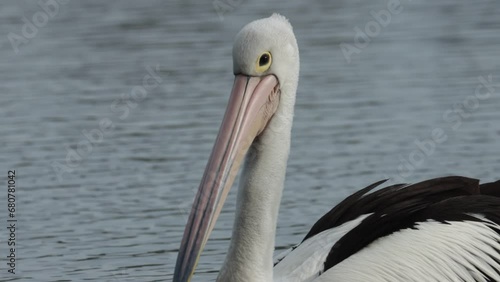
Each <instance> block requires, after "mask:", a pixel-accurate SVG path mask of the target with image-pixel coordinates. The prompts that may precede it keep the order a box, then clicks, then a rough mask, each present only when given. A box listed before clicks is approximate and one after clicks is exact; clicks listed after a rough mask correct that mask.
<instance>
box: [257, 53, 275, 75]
mask: <svg viewBox="0 0 500 282" xmlns="http://www.w3.org/2000/svg"><path fill="white" fill-rule="evenodd" d="M272 62H273V58H272V57H271V53H269V52H264V53H262V55H260V57H259V59H258V60H257V63H256V66H255V69H256V70H257V72H265V71H266V70H268V69H269V67H271V64H272Z"/></svg>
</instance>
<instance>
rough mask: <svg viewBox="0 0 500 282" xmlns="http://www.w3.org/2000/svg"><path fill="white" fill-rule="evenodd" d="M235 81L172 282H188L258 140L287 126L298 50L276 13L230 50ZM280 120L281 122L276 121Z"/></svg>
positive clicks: (250, 27) (245, 32)
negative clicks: (255, 141)
mask: <svg viewBox="0 0 500 282" xmlns="http://www.w3.org/2000/svg"><path fill="white" fill-rule="evenodd" d="M233 72H234V74H235V80H234V85H233V90H232V91H231V95H230V98H229V103H228V105H227V109H226V114H225V115H224V119H223V121H222V125H221V128H220V130H219V134H218V136H217V140H216V142H215V145H214V148H213V150H212V154H211V156H210V159H209V161H208V164H207V167H206V169H205V173H204V175H203V178H202V180H201V183H200V186H199V189H198V193H197V194H196V197H195V199H194V203H193V208H192V210H191V214H190V216H189V221H188V223H187V225H186V229H185V230H184V237H183V239H182V243H181V247H180V249H179V254H178V257H177V264H176V267H175V274H174V281H175V282H186V281H190V279H191V276H192V274H193V272H194V269H195V268H196V264H197V261H198V258H199V256H200V254H201V252H202V250H203V247H204V246H205V243H206V242H207V240H208V237H209V235H210V232H211V231H212V229H213V227H214V225H215V222H216V220H217V217H218V216H219V213H220V211H221V209H222V205H223V204H224V201H225V199H226V196H227V194H228V192H229V189H230V188H231V186H232V184H233V181H234V178H235V176H236V174H237V173H238V169H239V167H240V164H241V162H242V159H243V158H244V156H245V154H246V153H247V151H248V149H249V147H250V146H251V144H252V143H253V142H254V140H255V139H256V137H258V136H259V135H263V134H265V133H266V130H267V131H269V132H271V131H276V130H280V129H279V128H277V127H279V125H278V126H276V124H279V123H276V122H273V125H272V126H274V128H273V129H270V128H269V127H271V125H269V124H270V121H271V120H272V119H273V117H274V118H282V117H285V118H284V119H283V120H284V121H288V122H290V125H291V118H292V115H293V105H294V103H295V92H296V88H297V82H298V74H299V50H298V47H297V41H296V39H295V36H294V34H293V30H292V26H291V25H290V23H289V22H288V20H287V19H286V18H285V17H283V16H280V15H278V14H273V15H272V16H271V17H269V18H265V19H260V20H257V21H254V22H251V23H249V24H248V25H246V26H245V27H244V28H243V29H242V30H241V31H240V32H239V33H238V35H237V36H236V39H235V43H234V46H233ZM278 116H280V117H278Z"/></svg>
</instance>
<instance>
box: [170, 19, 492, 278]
mask: <svg viewBox="0 0 500 282" xmlns="http://www.w3.org/2000/svg"><path fill="white" fill-rule="evenodd" d="M233 72H234V75H235V79H234V84H233V88H232V92H231V95H230V98H229V102H228V105H227V109H226V113H225V115H224V118H223V121H222V125H221V127H220V130H219V134H218V136H217V139H216V142H215V145H214V147H213V151H212V154H211V156H210V159H209V161H208V164H207V166H206V170H205V173H204V175H203V178H202V180H201V184H200V186H199V190H198V193H197V195H196V197H195V199H194V203H193V208H192V210H191V213H190V216H189V219H188V223H187V225H186V228H185V231H184V237H183V239H182V243H181V246H180V249H179V253H178V257H177V263H176V266H175V273H174V278H173V280H174V281H175V282H186V281H190V280H191V278H192V276H193V273H194V270H195V268H196V265H197V262H198V259H199V257H200V254H201V252H202V250H203V248H204V246H205V244H206V242H207V240H208V237H209V235H210V233H211V231H212V229H213V228H214V225H215V222H216V220H217V217H218V216H219V214H220V212H221V209H222V206H223V203H224V201H225V199H226V197H227V194H228V192H229V190H230V188H231V186H232V184H233V181H234V179H235V176H236V174H237V172H238V170H239V167H240V164H241V163H243V164H244V165H243V171H242V175H241V178H240V185H239V190H238V195H237V206H236V214H235V222H234V227H233V232H232V237H231V242H230V245H229V249H228V253H227V256H226V259H225V262H224V264H223V266H222V269H221V270H220V272H219V275H218V278H217V281H223V282H239V281H244V282H270V281H314V282H320V281H349V282H352V281H360V282H361V281H362V282H367V281H395V282H396V281H397V282H400V281H418V282H421V281H440V282H442V281H500V181H497V182H492V183H486V184H479V181H478V180H475V179H470V178H466V177H459V176H450V177H443V178H436V179H431V180H427V181H423V182H420V183H416V184H412V185H408V184H398V185H392V186H389V187H385V188H382V189H378V190H374V188H376V187H377V186H379V185H380V184H381V183H383V182H384V181H379V182H376V183H374V184H372V185H369V186H368V187H366V188H364V189H362V190H360V191H358V192H356V193H354V194H353V195H351V196H349V197H348V198H346V199H345V200H344V201H342V202H341V203H340V204H338V205H337V206H336V207H334V208H333V209H332V210H330V211H329V212H328V213H327V214H325V215H324V216H323V217H321V218H320V219H319V220H318V222H316V223H315V224H314V225H313V226H312V228H311V230H310V231H309V233H308V234H307V235H306V236H305V238H304V240H303V241H302V242H301V243H300V244H298V245H296V246H295V247H293V248H292V249H291V250H289V251H288V252H286V253H285V254H284V255H281V256H280V257H279V258H277V259H273V252H274V247H275V244H274V240H275V233H276V222H277V217H278V210H279V205H280V201H281V195H282V191H283V185H284V180H285V170H286V164H287V159H288V154H289V150H290V135H291V129H292V120H293V110H294V104H295V95H296V90H297V83H298V77H299V49H298V47H297V41H296V39H295V36H294V33H293V30H292V26H291V25H290V23H289V22H288V20H287V19H286V18H285V17H283V16H281V15H278V14H273V15H272V16H271V17H269V18H264V19H260V20H256V21H253V22H251V23H249V24H247V25H246V26H245V27H243V29H242V30H241V31H240V32H239V33H238V34H237V36H236V39H235V43H234V46H233ZM372 190H373V191H372Z"/></svg>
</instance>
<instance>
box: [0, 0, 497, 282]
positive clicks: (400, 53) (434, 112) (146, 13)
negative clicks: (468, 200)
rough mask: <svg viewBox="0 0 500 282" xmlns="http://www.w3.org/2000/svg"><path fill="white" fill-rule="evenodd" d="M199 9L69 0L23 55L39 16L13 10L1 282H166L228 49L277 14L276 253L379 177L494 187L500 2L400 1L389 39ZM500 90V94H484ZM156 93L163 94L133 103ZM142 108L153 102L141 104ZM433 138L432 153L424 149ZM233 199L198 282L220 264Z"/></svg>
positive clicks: (262, 13) (306, 5) (245, 5)
mask: <svg viewBox="0 0 500 282" xmlns="http://www.w3.org/2000/svg"><path fill="white" fill-rule="evenodd" d="M221 1H224V0H221ZM238 2H240V3H239V4H238ZM437 2H439V4H438V3H437ZM198 3H201V2H198ZM198 3H195V2H194V1H187V2H185V1H106V2H105V1H67V3H64V4H60V5H59V6H58V10H57V12H56V13H55V15H53V17H50V18H47V22H46V23H45V25H44V26H43V27H40V28H38V29H37V31H36V32H34V33H33V32H32V30H31V31H30V30H26V32H29V31H30V32H31V33H27V34H28V37H30V38H28V37H26V36H25V37H23V38H24V41H22V42H21V43H19V42H17V41H16V42H17V43H16V44H18V46H17V45H16V46H17V49H18V50H17V51H18V52H17V54H16V52H15V51H14V49H13V45H12V43H11V42H10V40H9V34H10V33H15V34H17V35H19V36H23V26H24V25H26V24H25V23H24V22H23V19H22V18H23V17H26V19H28V20H29V21H33V16H34V15H38V17H41V18H39V19H38V20H39V21H43V20H44V19H43V16H41V14H40V13H42V12H40V11H43V10H42V8H41V7H40V6H39V5H38V4H37V2H36V1H3V2H2V7H1V9H0V38H1V39H0V43H1V45H0V48H1V52H0V81H1V82H2V83H1V84H0V136H1V137H0V168H1V170H0V173H3V174H4V175H7V170H9V169H15V170H16V172H17V178H16V180H17V186H18V189H17V194H16V196H17V218H18V223H17V227H18V229H17V231H16V232H17V233H16V240H17V257H18V261H17V266H16V273H17V274H16V275H11V274H9V273H8V272H7V269H6V265H5V262H6V260H5V256H6V254H7V244H6V242H5V238H7V236H8V234H7V231H6V228H1V229H0V235H1V238H3V239H2V240H0V243H1V244H0V256H1V257H2V258H3V259H2V260H1V261H2V267H1V268H0V271H1V273H0V280H2V281H84V280H87V281H165V280H167V281H168V280H171V277H172V274H173V267H174V263H175V257H176V252H177V248H178V246H179V243H180V239H181V236H182V231H183V228H184V224H185V222H186V220H187V213H188V211H189V209H190V204H191V201H192V198H193V196H194V191H195V189H196V188H197V186H198V184H199V181H200V178H201V174H202V172H203V169H204V166H205V164H206V161H207V158H208V155H209V153H210V149H211V147H212V144H213V141H214V138H215V135H216V133H217V130H218V127H219V123H220V121H221V119H222V115H223V111H224V107H225V105H226V101H227V97H228V94H229V91H230V89H231V86H232V82H233V78H232V73H231V66H232V63H231V45H232V40H233V37H234V35H235V34H236V32H237V31H238V30H239V29H240V28H241V27H242V26H243V25H244V24H246V23H247V22H249V21H251V20H253V19H257V18H261V17H266V16H269V15H270V14H271V12H273V11H276V12H280V13H282V14H284V15H286V16H287V17H289V19H290V21H291V23H292V24H293V26H294V29H295V33H296V36H297V38H298V42H299V46H300V51H301V76H300V86H299V90H298V95H297V106H296V116H295V123H294V129H293V141H292V149H291V150H292V152H291V156H290V161H289V166H288V175H287V181H286V189H285V192H284V195H283V201H282V207H281V211H280V217H279V225H278V231H277V248H280V249H281V248H286V247H288V246H290V245H291V244H294V243H296V242H298V241H300V240H301V239H302V237H303V236H304V234H305V233H306V232H307V231H308V229H309V228H310V226H311V224H312V223H313V222H314V221H315V220H316V219H318V218H319V217H320V216H321V215H322V214H323V213H324V212H326V211H327V210H329V209H330V208H331V207H332V206H333V205H334V204H336V203H337V202H338V201H339V200H340V199H342V198H343V197H345V196H346V195H348V194H349V193H351V192H353V191H355V190H356V189H358V188H361V187H363V186H365V185H367V184H370V183H372V182H374V181H376V180H379V179H382V178H387V177H391V178H393V180H392V181H398V182H399V181H418V180H422V179H425V178H429V177H434V176H442V175H449V174H461V175H466V176H470V177H477V178H481V179H484V180H494V179H498V178H500V155H499V152H500V141H499V139H500V122H499V120H500V111H499V109H500V39H499V34H500V18H499V17H498V14H500V3H499V2H498V1H479V2H477V1H474V2H468V1H431V0H427V1H408V0H401V6H400V7H399V8H398V11H399V10H401V9H402V10H401V11H400V12H399V13H397V14H396V13H392V14H390V15H391V18H390V20H388V22H387V24H386V25H385V27H381V28H380V30H377V29H376V27H374V26H371V27H370V25H373V23H374V22H373V16H372V15H371V12H377V13H378V12H379V11H380V10H387V9H388V6H387V5H388V4H387V2H386V1H349V2H347V1H343V2H339V1H332V3H326V1H323V2H322V3H313V2H303V3H290V2H284V1H280V2H276V1H273V2H272V3H268V2H266V1H253V0H248V1H227V3H237V4H235V5H236V6H235V7H232V8H230V9H228V10H227V11H225V13H224V14H223V15H222V19H221V17H219V15H218V14H217V12H216V10H214V6H213V3H211V2H210V1H208V2H206V3H201V4H198ZM224 3H226V2H224ZM37 13H38V14H37ZM356 27H358V28H360V29H361V30H365V28H366V27H368V28H375V29H372V31H371V32H372V33H371V34H372V35H373V37H372V38H370V42H368V43H367V44H364V45H366V46H363V48H359V49H357V51H356V52H355V53H353V54H352V56H351V57H350V63H348V62H347V60H346V58H345V57H344V55H343V53H342V51H341V49H340V47H339V44H341V43H345V44H351V45H352V46H355V34H356V31H355V30H356V29H355V28H356ZM379 27H380V25H379ZM11 37H12V35H11ZM358 43H363V42H358ZM344 46H346V45H344ZM358 46H359V45H358ZM156 66H159V71H152V70H154V69H155V68H156ZM148 75H153V76H151V77H153V79H151V77H147V76H148ZM488 76H491V78H492V84H494V85H496V86H492V87H493V88H492V89H493V90H495V89H496V91H495V92H494V93H492V94H491V95H486V94H484V93H485V92H484V89H485V88H481V91H482V92H480V93H483V94H480V95H479V96H475V91H476V88H477V87H478V85H480V81H479V79H478V77H482V78H483V79H488ZM144 78H146V81H147V82H148V83H150V85H151V86H150V87H149V89H148V90H147V92H146V93H142V94H141V93H140V92H138V93H136V91H138V90H137V89H138V88H134V87H136V86H140V85H142V84H143V80H144ZM154 78H156V79H154ZM156 83H159V85H156ZM132 93H135V94H140V95H142V96H141V97H144V96H145V98H144V100H142V101H141V102H138V103H133V102H132V100H130V95H131V94H132ZM479 98H481V99H479ZM127 101H128V104H127ZM460 111H462V112H460ZM433 131H434V133H432V132H433ZM82 132H86V133H87V135H88V134H94V135H92V136H91V137H90V138H94V143H93V144H91V145H89V144H90V143H89V142H88V141H86V140H88V139H87V138H86V137H85V136H84V134H83V133H82ZM99 132H101V133H102V136H101V135H100V134H99ZM436 134H437V135H436ZM436 136H438V137H439V138H438V139H439V140H441V142H440V143H437V142H435V143H434V150H433V151H432V152H430V151H429V152H428V153H429V155H425V154H424V153H422V151H421V149H419V146H418V145H417V144H416V143H415V142H417V143H418V142H424V143H426V144H428V143H429V140H431V138H433V137H434V138H436ZM445 137H446V138H445ZM444 139H446V140H444ZM428 146H430V145H428ZM428 148H430V147H428ZM75 152H76V153H75ZM75 154H77V155H75ZM4 179H5V178H4ZM3 186H4V187H5V188H3V189H5V190H2V191H3V192H1V194H2V195H6V189H7V188H6V186H7V184H5V183H4V184H3ZM234 195H235V191H234V190H233V191H232V192H231V194H230V196H229V199H228V201H227V204H226V206H225V208H224V210H223V211H222V215H221V217H220V220H219V222H218V224H217V225H216V227H215V231H214V232H213V234H212V237H211V238H212V239H211V240H210V241H209V242H208V244H207V246H206V249H205V252H204V253H203V256H202V258H201V261H200V264H199V267H198V271H197V274H196V276H195V280H196V281H207V280H213V279H215V277H216V274H217V271H218V269H219V268H220V266H221V263H222V261H223V258H224V254H225V252H226V248H227V246H228V240H229V237H230V229H231V227H232V217H233V214H234V201H235V199H234ZM2 199H4V197H3V196H2ZM1 202H2V203H1V206H2V208H0V210H2V212H0V219H1V221H2V226H3V225H4V224H5V222H6V219H7V212H6V205H7V204H6V201H5V200H2V201H1Z"/></svg>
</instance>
